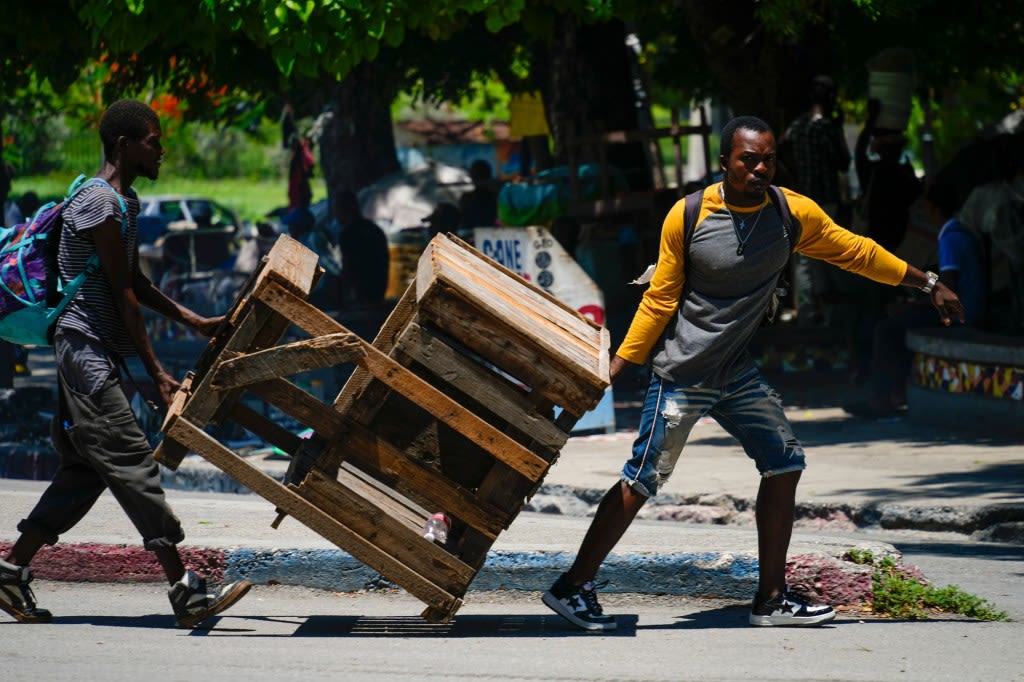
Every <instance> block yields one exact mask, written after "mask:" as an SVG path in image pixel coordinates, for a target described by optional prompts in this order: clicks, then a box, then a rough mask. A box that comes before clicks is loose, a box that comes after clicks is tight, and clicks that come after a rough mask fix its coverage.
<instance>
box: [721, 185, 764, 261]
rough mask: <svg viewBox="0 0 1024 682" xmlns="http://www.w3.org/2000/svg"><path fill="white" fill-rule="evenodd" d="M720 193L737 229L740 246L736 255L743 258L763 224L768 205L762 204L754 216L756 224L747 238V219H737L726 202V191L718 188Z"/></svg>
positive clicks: (752, 226)
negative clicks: (755, 233)
mask: <svg viewBox="0 0 1024 682" xmlns="http://www.w3.org/2000/svg"><path fill="white" fill-rule="evenodd" d="M718 193H719V194H720V195H721V197H722V205H723V206H725V210H726V211H727V212H728V213H729V218H730V219H731V220H732V224H733V227H734V228H735V229H736V240H737V241H738V242H739V245H738V246H737V247H736V255H737V256H742V255H743V249H745V248H746V246H747V242H748V241H750V236H751V235H752V234H754V230H756V229H757V224H758V223H759V222H761V213H762V212H763V211H764V207H765V206H767V204H761V208H759V209H758V210H757V215H756V216H754V224H753V225H751V226H750V232H747V236H746V237H744V236H743V230H745V229H746V227H747V219H746V218H740V219H739V220H737V219H736V216H735V215H733V213H732V209H731V208H729V203H728V202H727V201H726V200H725V189H724V188H723V187H721V185H720V186H719V188H718Z"/></svg>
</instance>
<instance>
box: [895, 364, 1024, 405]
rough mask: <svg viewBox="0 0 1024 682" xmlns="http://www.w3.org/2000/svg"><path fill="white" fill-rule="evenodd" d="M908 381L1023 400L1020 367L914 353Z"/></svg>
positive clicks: (950, 389) (947, 389)
mask: <svg viewBox="0 0 1024 682" xmlns="http://www.w3.org/2000/svg"><path fill="white" fill-rule="evenodd" d="M910 380H911V381H912V382H913V383H915V384H917V385H918V386H923V387H925V388H933V389H938V390H940V391H947V392H949V393H973V394H975V395H983V396H989V397H992V398H1003V399H1007V400H1024V367H1009V366H1004V365H987V364H981V363H978V362H973V361H968V360H949V359H947V358H937V357H934V356H931V355H924V354H923V353H917V354H915V355H914V366H913V369H912V371H911V377H910Z"/></svg>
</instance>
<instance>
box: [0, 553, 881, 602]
mask: <svg viewBox="0 0 1024 682" xmlns="http://www.w3.org/2000/svg"><path fill="white" fill-rule="evenodd" d="M9 547H10V544H9V543H0V552H6V551H7V549H8V548H9ZM851 548H852V547H851ZM830 549H831V551H820V552H814V553H810V554H801V555H797V556H793V557H791V559H790V562H789V577H790V581H789V582H790V583H791V584H792V585H794V586H796V587H798V588H799V589H801V590H802V591H804V592H805V593H809V594H811V595H813V596H815V597H817V598H819V599H821V600H823V601H826V602H828V603H831V604H837V605H838V604H844V605H855V604H865V603H869V602H870V599H871V597H870V595H871V571H870V568H868V567H865V566H862V565H858V564H854V563H852V562H850V561H847V560H845V559H843V557H842V556H841V555H840V554H841V552H842V550H840V551H837V550H836V547H834V546H833V547H832V548H830ZM857 549H861V550H866V551H870V552H872V553H873V554H874V555H875V556H898V553H897V552H896V550H895V549H894V548H893V547H892V546H890V545H887V544H884V543H867V544H860V545H858V546H857ZM182 553H183V555H184V559H185V562H186V564H188V565H189V566H190V567H192V568H194V569H196V570H198V571H199V572H200V573H202V574H204V575H206V576H208V577H209V578H210V579H211V580H212V581H214V582H221V581H224V580H238V579H241V578H247V579H249V580H250V581H252V582H253V583H254V584H256V585H290V586H298V587H309V588H315V589H323V590H330V591H334V592H355V591H366V590H374V589H381V588H382V587H383V588H386V587H392V585H391V584H390V583H388V582H387V581H386V580H384V579H383V578H382V576H380V574H378V573H377V572H376V571H374V570H373V569H371V568H368V567H367V566H366V565H365V564H363V563H362V562H360V561H358V560H357V559H355V558H353V557H352V556H350V555H349V554H348V553H347V552H344V551H342V550H340V549H283V548H282V549H257V548H246V547H241V548H230V549H217V548H202V547H199V548H197V547H182ZM572 559H573V554H571V553H569V552H562V551H500V550H497V551H491V553H490V554H489V555H488V559H487V562H486V564H485V565H484V567H483V568H482V569H481V570H480V572H479V573H478V574H477V576H476V579H475V580H474V581H473V583H472V585H471V587H470V592H469V594H468V595H467V597H468V598H472V597H471V595H472V592H475V591H497V590H522V591H533V592H541V591H544V590H546V589H547V588H548V587H550V585H551V583H552V582H554V580H555V579H556V578H557V577H558V575H559V573H560V572H561V571H563V570H564V569H565V567H566V566H568V565H569V564H570V563H571V562H572ZM33 573H34V575H35V577H36V578H38V579H43V580H58V581H70V582H154V583H162V582H163V581H164V576H163V573H162V572H161V569H160V567H159V565H158V564H157V562H156V561H155V559H154V557H153V555H152V554H151V553H150V552H147V551H146V550H144V549H142V548H141V547H138V546H126V545H108V544H102V543H77V544H60V545H57V546H55V547H45V548H43V550H41V551H40V554H39V556H38V557H37V560H36V561H34V562H33ZM757 574H758V563H757V558H756V556H754V555H753V554H749V553H732V552H713V551H712V552H650V553H647V552H635V553H621V554H612V555H610V556H609V557H608V559H607V561H606V562H605V563H604V564H603V565H602V568H601V576H600V578H601V580H606V581H607V582H608V584H607V586H605V587H604V588H603V589H604V590H605V591H608V592H621V593H636V594H659V595H676V596H692V597H705V598H718V599H731V598H737V599H748V598H749V597H750V596H751V595H752V594H753V593H754V591H755V590H756V589H757Z"/></svg>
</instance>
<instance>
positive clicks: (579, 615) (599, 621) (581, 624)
mask: <svg viewBox="0 0 1024 682" xmlns="http://www.w3.org/2000/svg"><path fill="white" fill-rule="evenodd" d="M607 584H608V583H607V582H603V583H599V584H597V585H595V584H594V583H593V582H589V581H588V582H585V583H583V584H582V585H573V584H571V583H570V582H569V580H568V579H567V578H566V577H565V574H564V573H563V574H562V575H560V576H559V577H558V580H556V581H555V584H554V585H552V586H551V589H549V590H548V591H547V592H545V593H544V597H543V601H544V603H545V604H546V605H547V606H548V608H550V609H551V610H552V611H554V612H555V613H557V614H558V615H560V616H561V617H562V618H565V619H566V620H567V621H569V622H570V623H572V624H573V625H575V626H576V627H578V628H582V629H584V630H592V631H605V630H614V629H615V627H616V623H615V618H614V617H613V616H606V615H604V613H603V612H602V611H601V605H600V604H598V603H597V592H596V591H595V590H597V589H599V588H602V587H604V586H605V585H607Z"/></svg>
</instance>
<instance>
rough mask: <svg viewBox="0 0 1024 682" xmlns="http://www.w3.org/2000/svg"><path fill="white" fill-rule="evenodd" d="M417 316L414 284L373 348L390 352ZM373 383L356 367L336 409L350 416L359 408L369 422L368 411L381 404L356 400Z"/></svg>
mask: <svg viewBox="0 0 1024 682" xmlns="http://www.w3.org/2000/svg"><path fill="white" fill-rule="evenodd" d="M415 314H416V285H415V283H413V284H410V285H409V286H408V287H406V290H405V293H404V294H402V297H401V298H400V299H399V301H398V303H397V304H395V307H394V308H393V309H392V311H391V314H390V315H388V319H387V320H385V322H384V324H383V325H382V326H381V328H380V331H378V332H377V337H376V338H375V339H374V340H373V347H374V348H376V349H377V350H379V351H381V352H383V353H388V352H390V351H391V349H392V348H393V347H394V345H395V338H396V337H397V336H398V335H399V334H400V333H401V331H402V329H404V328H405V325H406V324H407V323H408V322H409V320H411V319H413V317H414V316H415ZM372 381H373V375H372V374H370V373H369V372H367V371H366V370H365V369H363V368H362V367H356V369H355V371H354V372H353V373H352V376H351V377H349V379H348V381H347V382H345V385H344V386H343V387H342V389H341V391H339V392H338V396H337V399H336V400H335V401H334V409H336V410H338V411H339V412H345V413H346V414H348V413H350V412H351V411H352V410H353V408H357V409H358V410H359V411H360V414H362V415H363V417H362V418H360V421H369V419H370V418H371V416H370V415H368V414H367V411H368V410H372V409H373V408H374V407H379V405H380V402H377V403H372V402H371V401H367V402H364V403H363V404H361V405H358V406H356V405H355V399H356V396H358V395H359V394H360V393H362V391H363V390H364V389H365V388H366V387H367V386H368V385H369V384H370V382H372Z"/></svg>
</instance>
